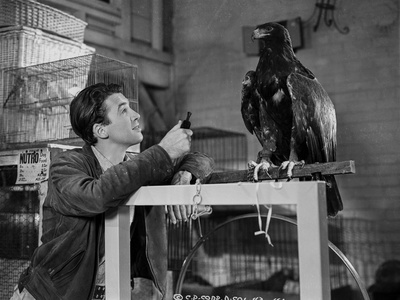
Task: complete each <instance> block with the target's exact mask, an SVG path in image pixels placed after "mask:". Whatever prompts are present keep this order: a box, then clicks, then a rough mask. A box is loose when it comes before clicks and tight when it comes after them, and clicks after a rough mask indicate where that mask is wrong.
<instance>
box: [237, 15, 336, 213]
mask: <svg viewBox="0 0 400 300" xmlns="http://www.w3.org/2000/svg"><path fill="white" fill-rule="evenodd" d="M252 38H253V39H261V40H262V41H263V42H264V44H265V46H264V48H263V49H262V50H261V55H260V59H259V62H258V65H257V68H256V70H255V71H249V72H247V73H246V75H245V79H244V80H243V82H242V105H241V112H242V117H243V120H244V123H245V126H246V128H247V129H248V130H249V131H250V132H251V133H254V134H255V135H256V136H257V138H258V140H259V142H260V143H261V145H262V147H263V149H262V150H261V151H260V152H259V155H258V161H257V162H258V163H266V164H267V167H269V166H271V165H277V166H281V167H282V168H284V169H287V172H288V177H289V178H291V174H292V169H293V167H294V166H295V165H296V164H303V163H307V164H310V163H316V162H321V163H322V162H331V161H335V160H336V114H335V109H334V106H333V103H332V101H331V100H330V98H329V96H328V94H327V93H326V91H325V90H324V88H323V87H322V86H321V84H320V83H319V82H318V80H317V79H316V78H315V76H314V74H313V73H312V72H311V71H310V70H309V69H307V68H306V67H305V66H303V65H302V64H301V62H300V61H299V60H298V59H297V58H296V56H295V54H294V52H293V48H292V44H291V40H290V37H289V33H288V31H287V30H286V28H285V27H283V26H281V25H279V24H276V23H266V24H263V25H260V26H258V27H257V28H256V29H255V30H254V32H253V36H252ZM323 179H324V180H325V181H326V182H327V202H328V214H329V215H336V214H337V212H338V211H340V210H342V209H343V205H342V200H341V197H340V194H339V190H338V188H337V184H336V180H335V178H334V176H324V178H323Z"/></svg>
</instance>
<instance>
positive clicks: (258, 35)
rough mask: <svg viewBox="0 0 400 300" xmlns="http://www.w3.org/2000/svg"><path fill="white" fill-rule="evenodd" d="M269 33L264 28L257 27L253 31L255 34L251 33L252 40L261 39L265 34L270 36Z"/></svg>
mask: <svg viewBox="0 0 400 300" xmlns="http://www.w3.org/2000/svg"><path fill="white" fill-rule="evenodd" d="M268 35H269V33H266V32H265V31H264V30H261V29H260V28H257V29H255V30H254V31H253V34H252V35H251V40H252V41H254V40H258V39H261V38H263V37H265V36H268Z"/></svg>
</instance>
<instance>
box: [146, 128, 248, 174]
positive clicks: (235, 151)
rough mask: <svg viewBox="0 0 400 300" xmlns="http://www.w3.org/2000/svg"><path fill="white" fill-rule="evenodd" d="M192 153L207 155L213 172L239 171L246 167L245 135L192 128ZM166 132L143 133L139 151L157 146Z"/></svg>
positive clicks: (212, 129)
mask: <svg viewBox="0 0 400 300" xmlns="http://www.w3.org/2000/svg"><path fill="white" fill-rule="evenodd" d="M192 131H193V136H192V144H191V151H192V152H201V153H205V154H208V155H209V156H211V157H212V158H213V159H214V161H215V171H232V170H241V169H245V168H246V167H247V141H246V135H245V134H243V133H239V132H233V131H227V130H221V129H216V128H211V127H198V128H192ZM165 134H166V132H144V133H143V136H144V138H143V141H142V142H141V144H140V150H141V151H143V150H145V149H147V148H149V147H150V146H152V145H154V144H157V143H159V142H160V141H161V139H162V138H163V137H164V135H165Z"/></svg>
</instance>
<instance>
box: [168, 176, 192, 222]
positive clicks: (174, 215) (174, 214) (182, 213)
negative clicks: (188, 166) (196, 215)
mask: <svg viewBox="0 0 400 300" xmlns="http://www.w3.org/2000/svg"><path fill="white" fill-rule="evenodd" d="M191 180H192V174H191V173H189V172H187V171H179V172H178V173H176V174H175V175H174V177H173V178H172V182H171V184H174V185H186V184H190V181H191ZM167 212H168V216H169V218H170V220H171V221H172V223H174V224H176V222H177V221H182V220H184V221H185V222H187V221H188V219H189V218H190V215H191V214H192V206H191V205H168V206H167Z"/></svg>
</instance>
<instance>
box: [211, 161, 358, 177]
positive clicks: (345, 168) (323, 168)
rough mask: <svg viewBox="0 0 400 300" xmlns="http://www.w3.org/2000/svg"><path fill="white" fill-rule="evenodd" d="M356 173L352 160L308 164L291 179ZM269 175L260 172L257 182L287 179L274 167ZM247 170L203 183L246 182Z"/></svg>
mask: <svg viewBox="0 0 400 300" xmlns="http://www.w3.org/2000/svg"><path fill="white" fill-rule="evenodd" d="M355 172H356V167H355V162H354V161H353V160H348V161H342V162H329V163H316V164H308V165H304V166H303V167H300V166H295V167H294V168H293V178H300V177H312V176H313V174H316V173H320V174H321V175H343V174H354V173H355ZM269 175H270V177H269V176H268V174H267V173H266V172H265V171H264V170H261V171H260V173H259V180H275V179H287V174H286V170H282V169H279V167H274V168H270V169H269ZM246 181H247V170H239V171H229V172H215V173H212V174H211V175H210V176H209V177H207V178H206V179H205V180H204V183H231V182H246Z"/></svg>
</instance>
